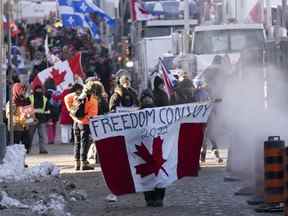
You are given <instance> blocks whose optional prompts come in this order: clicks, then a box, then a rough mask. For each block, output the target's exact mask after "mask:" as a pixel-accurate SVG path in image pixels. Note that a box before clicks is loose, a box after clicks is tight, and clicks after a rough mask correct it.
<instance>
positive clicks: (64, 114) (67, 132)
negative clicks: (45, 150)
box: [52, 87, 76, 144]
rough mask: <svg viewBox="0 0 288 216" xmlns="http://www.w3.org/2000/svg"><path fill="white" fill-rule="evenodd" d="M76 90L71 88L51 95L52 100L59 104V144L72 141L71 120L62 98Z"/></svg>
mask: <svg viewBox="0 0 288 216" xmlns="http://www.w3.org/2000/svg"><path fill="white" fill-rule="evenodd" d="M75 91H76V90H75V89H73V88H72V87H71V88H68V89H65V90H64V91H63V92H62V93H61V94H53V95H52V98H53V99H54V100H56V101H59V103H60V128H61V143H62V144H69V143H70V142H71V139H72V137H73V136H72V134H73V133H72V126H73V119H72V118H71V116H70V115H69V112H68V110H67V107H66V105H65V101H64V98H65V96H66V95H68V94H70V93H72V92H75Z"/></svg>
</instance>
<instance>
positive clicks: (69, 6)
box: [58, 0, 100, 40]
mask: <svg viewBox="0 0 288 216" xmlns="http://www.w3.org/2000/svg"><path fill="white" fill-rule="evenodd" d="M75 2H76V1H73V0H58V4H59V13H60V17H61V20H62V24H63V26H64V27H66V28H77V27H80V28H88V29H89V31H90V33H91V35H92V37H93V38H95V39H96V40H98V39H99V38H100V34H99V28H98V26H97V25H96V23H94V22H93V20H92V19H91V18H90V13H88V12H89V11H88V10H87V11H86V10H84V9H83V10H82V11H81V10H77V9H75V7H76V6H75V4H76V3H75ZM77 2H78V3H79V2H82V1H77ZM85 11H86V12H87V13H86V12H85Z"/></svg>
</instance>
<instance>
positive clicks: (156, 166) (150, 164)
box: [134, 137, 168, 178]
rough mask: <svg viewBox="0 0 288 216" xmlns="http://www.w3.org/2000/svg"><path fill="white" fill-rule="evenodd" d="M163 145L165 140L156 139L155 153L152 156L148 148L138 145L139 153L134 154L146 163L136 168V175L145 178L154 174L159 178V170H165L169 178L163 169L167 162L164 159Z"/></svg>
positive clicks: (154, 142) (154, 140) (154, 144)
mask: <svg viewBox="0 0 288 216" xmlns="http://www.w3.org/2000/svg"><path fill="white" fill-rule="evenodd" d="M162 144H163V140H161V138H160V137H156V138H154V139H153V151H152V154H151V153H150V152H149V151H148V149H147V148H146V146H145V145H144V144H143V143H141V145H140V146H139V145H136V149H137V151H136V152H134V153H135V154H136V155H138V156H139V157H140V158H142V159H143V160H144V161H145V162H146V163H144V164H140V165H137V166H135V168H136V173H137V174H138V175H141V177H142V178H143V177H145V176H148V175H151V174H152V173H154V174H155V175H156V176H158V173H159V170H160V169H161V170H163V172H164V173H165V174H166V175H167V176H168V173H167V172H166V170H165V169H164V168H163V167H162V165H163V164H164V163H165V162H166V160H164V159H163V157H162Z"/></svg>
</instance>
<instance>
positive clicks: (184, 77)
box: [175, 71, 194, 104]
mask: <svg viewBox="0 0 288 216" xmlns="http://www.w3.org/2000/svg"><path fill="white" fill-rule="evenodd" d="M193 94H194V87H193V82H192V81H191V80H190V79H189V77H188V74H187V73H186V72H184V71H181V73H179V82H178V84H177V86H176V88H175V104H185V103H192V102H194V101H193Z"/></svg>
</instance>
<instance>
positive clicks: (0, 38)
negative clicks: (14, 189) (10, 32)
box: [0, 0, 6, 164]
mask: <svg viewBox="0 0 288 216" xmlns="http://www.w3.org/2000/svg"><path fill="white" fill-rule="evenodd" d="M0 19H1V22H0V84H1V89H0V107H1V110H0V139H1V140H0V164H1V163H2V161H3V158H4V155H5V150H6V125H5V124H4V121H3V112H4V110H5V109H4V106H5V103H4V98H5V95H4V92H5V89H4V88H5V87H6V85H5V84H4V83H5V82H6V80H5V79H4V77H5V76H4V73H6V71H5V70H4V65H5V60H4V59H5V55H4V48H5V47H4V21H3V0H0Z"/></svg>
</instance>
